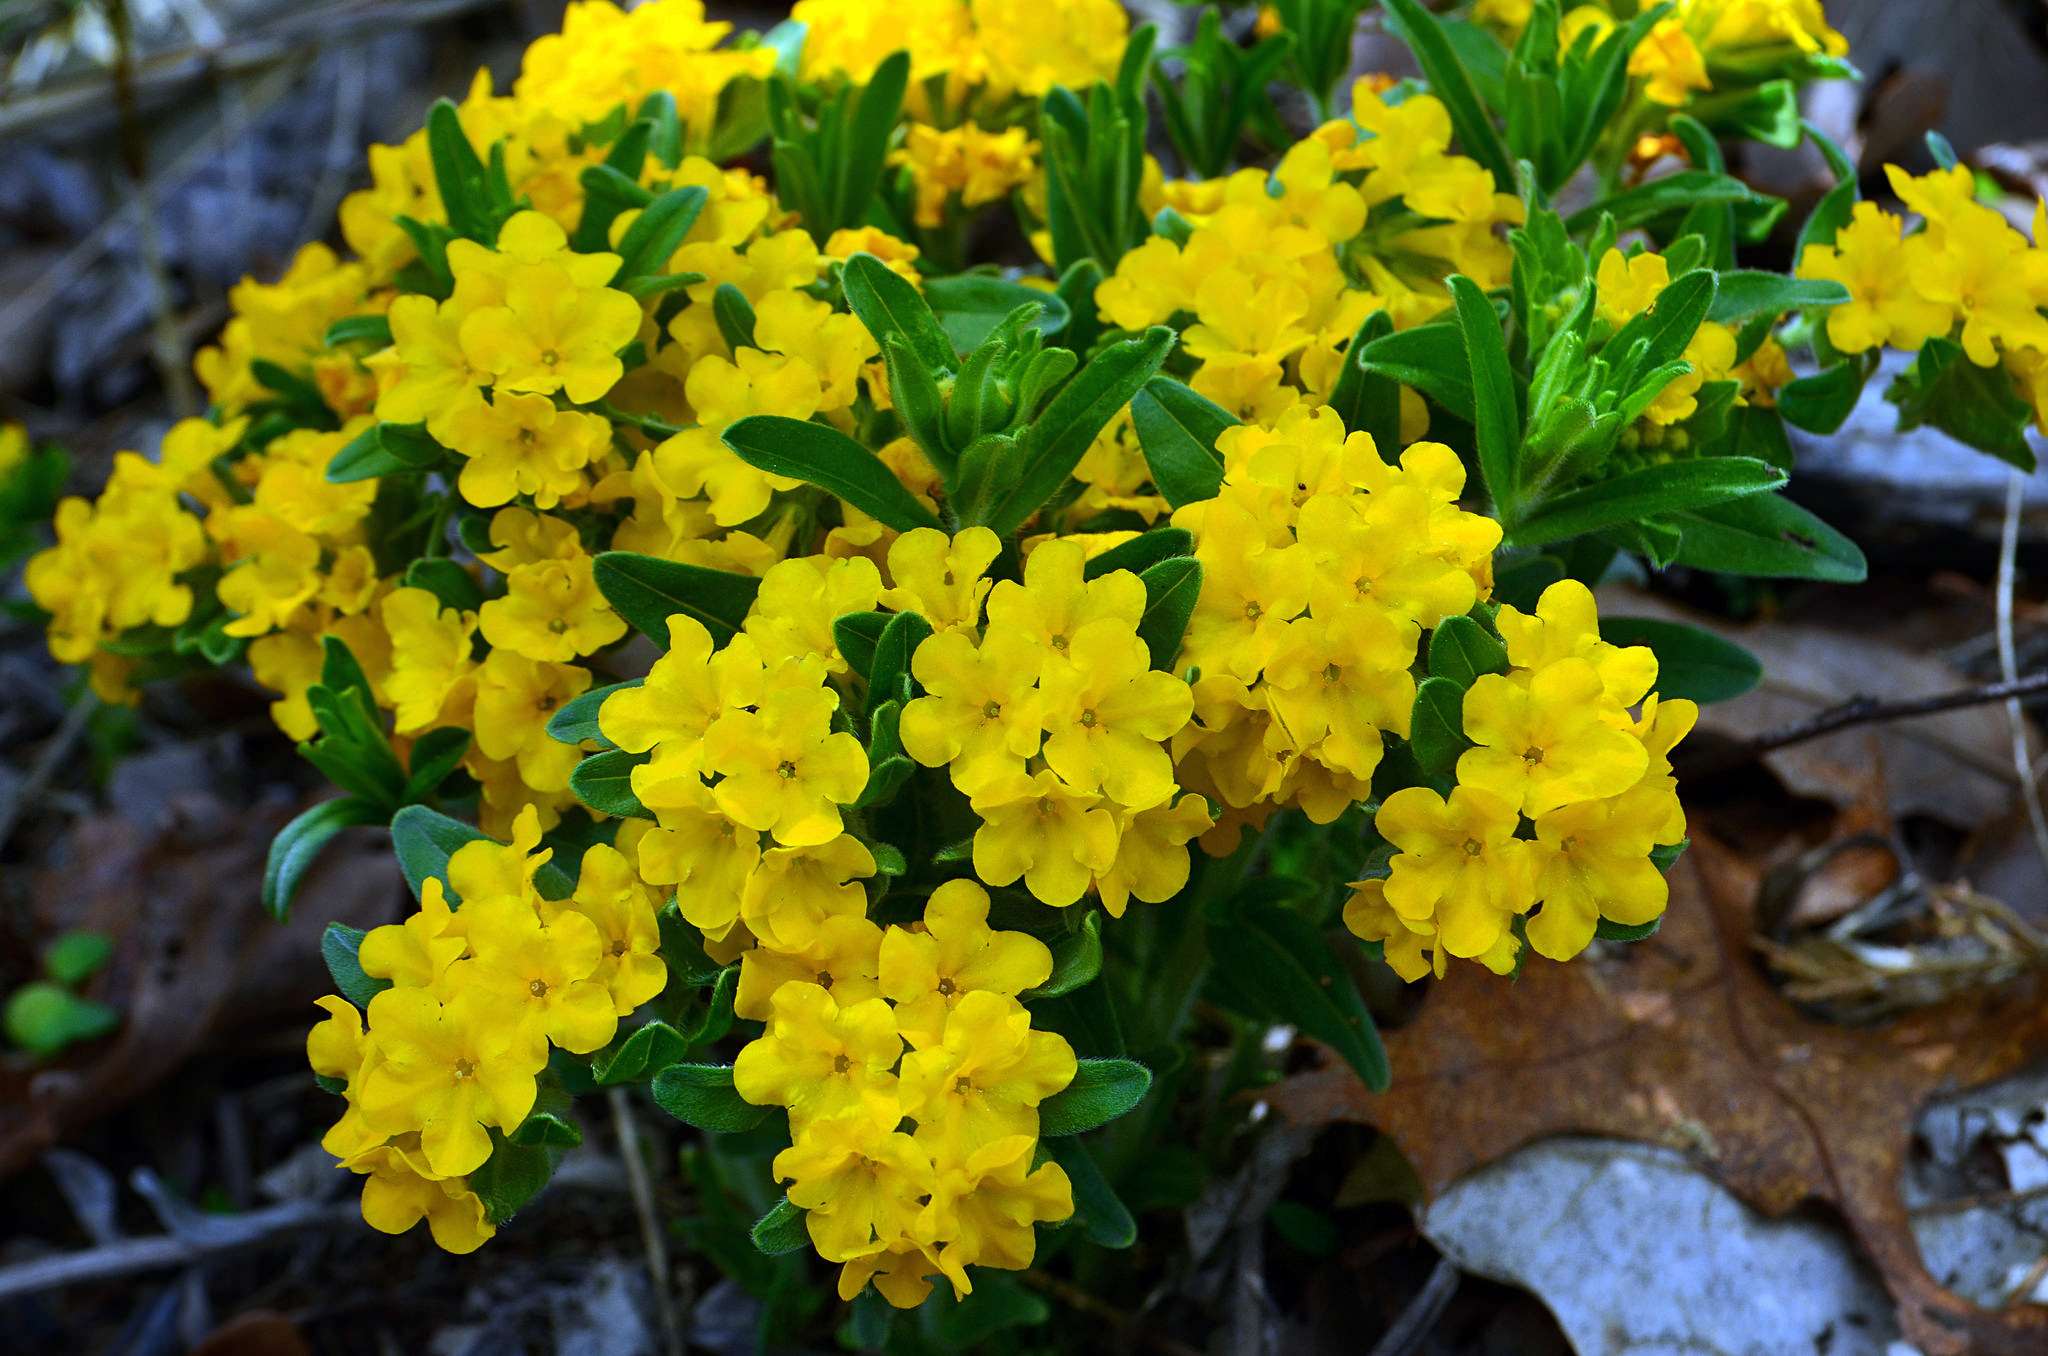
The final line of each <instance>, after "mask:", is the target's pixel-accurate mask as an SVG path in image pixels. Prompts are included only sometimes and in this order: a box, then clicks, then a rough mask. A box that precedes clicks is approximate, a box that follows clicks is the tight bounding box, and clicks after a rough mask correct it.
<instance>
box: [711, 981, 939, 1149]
mask: <svg viewBox="0 0 2048 1356" xmlns="http://www.w3.org/2000/svg"><path fill="white" fill-rule="evenodd" d="M772 1009H773V1010H772V1013H771V1015H770V1016H769V1018H768V1019H767V1020H768V1030H767V1031H766V1032H765V1033H764V1034H763V1035H762V1036H761V1038H760V1039H759V1040H756V1041H753V1042H751V1043H749V1044H748V1045H747V1047H746V1048H745V1049H743V1050H741V1051H740V1053H739V1058H738V1059H736V1060H734V1061H733V1068H732V1083H733V1087H734V1088H735V1089H737V1090H738V1092H739V1094H740V1096H741V1097H743V1098H745V1099H746V1100H747V1101H749V1102H752V1103H754V1105H756V1106H783V1107H788V1108H789V1126H790V1133H791V1136H792V1137H793V1138H802V1136H803V1132H804V1128H805V1127H807V1126H808V1125H809V1124H810V1123H811V1122H812V1121H815V1120H820V1119H825V1118H829V1117H833V1116H847V1115H856V1114H864V1115H868V1116H875V1115H878V1114H880V1113H882V1112H884V1111H885V1110H886V1109H887V1108H889V1107H891V1106H893V1105H894V1104H895V1100H896V1075H895V1074H894V1073H892V1072H890V1070H891V1069H893V1068H894V1067H895V1065H896V1060H897V1058H898V1056H900V1055H901V1054H902V1053H903V1038H902V1037H901V1036H898V1035H897V1034H896V1017H895V1014H894V1013H892V1012H891V1011H890V1009H889V1004H888V1003H887V1002H886V1001H884V1000H883V999H880V998H869V999H864V1000H863V1001H861V1002H858V1003H853V1004H850V1005H848V1006H846V1007H844V1008H842V1007H841V1006H840V1005H839V1004H838V1003H837V1002H835V1001H834V1000H833V998H832V995H831V994H829V993H827V992H826V991H825V990H824V989H822V988H820V987H819V986H818V985H816V984H785V985H783V986H782V987H781V988H779V989H777V990H776V991H775V997H774V1000H773V1004H772Z"/></svg>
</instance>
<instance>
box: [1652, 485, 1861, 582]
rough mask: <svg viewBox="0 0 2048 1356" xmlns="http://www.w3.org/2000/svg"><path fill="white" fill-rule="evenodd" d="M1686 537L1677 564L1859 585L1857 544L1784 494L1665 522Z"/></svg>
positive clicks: (1755, 497)
mask: <svg viewBox="0 0 2048 1356" xmlns="http://www.w3.org/2000/svg"><path fill="white" fill-rule="evenodd" d="M1666 521H1668V522H1669V523H1670V524H1671V525H1672V526H1674V527H1676V528H1678V529H1679V531H1680V532H1681V533H1682V534H1683V536H1682V537H1681V539H1680V541H1679V545H1678V552H1677V554H1676V555H1675V556H1674V557H1673V560H1674V562H1675V563H1677V564H1680V565H1690V566H1692V567H1693V568H1694V569H1700V570H1714V571H1717V572H1719V573H1721V574H1740V575H1756V576H1763V577H1766V578H1780V579H1819V580H1823V581H1825V582H1828V583H1833V584H1860V583H1862V582H1863V581H1864V579H1865V578H1867V577H1868V576H1869V573H1870V567H1869V566H1868V565H1867V564H1866V563H1865V561H1864V559H1863V552H1862V551H1861V550H1860V549H1859V548H1858V547H1857V545H1856V543H1855V542H1853V541H1850V540H1849V539H1848V538H1847V537H1845V536H1843V535H1842V534H1841V533H1839V532H1837V531H1835V529H1833V528H1832V527H1829V526H1828V525H1827V524H1826V523H1824V522H1822V521H1821V520H1820V519H1818V518H1816V517H1814V516H1813V514H1811V513H1809V512H1808V511H1807V510H1805V509H1803V508H1801V507H1800V506H1799V505H1797V504H1795V503H1793V502H1792V501H1791V500H1789V499H1786V498H1784V497H1783V496H1781V495H1775V494H1754V495H1750V496H1749V497H1747V498H1745V499H1734V500H1730V501H1729V502H1727V503H1725V504H1715V505H1713V506H1712V507H1710V508H1703V509H1695V510H1694V511H1693V512H1691V513H1674V514H1672V515H1670V517H1669V518H1668V519H1667V520H1666Z"/></svg>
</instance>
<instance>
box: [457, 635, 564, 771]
mask: <svg viewBox="0 0 2048 1356" xmlns="http://www.w3.org/2000/svg"><path fill="white" fill-rule="evenodd" d="M589 686H590V670H588V669H579V668H576V667H575V666H573V665H570V664H545V663H538V662H536V661H534V660H531V659H528V658H526V657H525V656H524V655H521V654H519V653H518V652H516V651H514V650H492V651H491V652H490V654H489V655H488V656H486V657H485V659H484V662H483V664H482V665H481V666H480V667H479V668H478V669H477V674H476V717H475V727H476V746H477V748H478V749H479V750H481V751H482V753H483V755H484V757H486V758H495V759H498V760H500V761H503V760H506V759H511V760H514V761H516V762H517V763H518V765H519V775H520V776H521V777H522V778H524V779H525V781H526V784H527V785H528V786H530V787H532V788H533V789H534V790H536V791H561V790H564V789H565V788H567V787H568V785H569V774H570V773H571V772H573V771H574V770H575V768H576V764H577V762H578V761H580V760H581V758H582V754H581V752H580V751H579V750H578V749H577V748H576V746H575V745H573V744H564V743H562V742H561V741H560V740H558V739H555V738H554V737H553V736H551V735H549V734H548V721H549V720H551V719H553V717H554V714H555V712H556V711H558V710H560V709H561V708H562V707H563V705H565V704H566V703H568V702H570V701H572V700H574V699H575V698H577V697H579V696H581V695H582V694H583V691H584V689H586V688H588V687H589Z"/></svg>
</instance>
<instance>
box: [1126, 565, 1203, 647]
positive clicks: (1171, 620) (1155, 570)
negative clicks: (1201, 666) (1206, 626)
mask: <svg viewBox="0 0 2048 1356" xmlns="http://www.w3.org/2000/svg"><path fill="white" fill-rule="evenodd" d="M1138 578H1139V579H1140V580H1142V581H1143V582H1144V585H1145V613H1144V615H1143V616H1142V617H1140V618H1139V619H1138V639H1140V640H1142V641H1144V642H1145V648H1146V649H1147V650H1148V651H1149V652H1150V653H1151V655H1152V667H1153V668H1155V669H1161V670H1164V671H1165V672H1168V673H1171V672H1172V671H1173V661H1174V660H1175V658H1177V657H1178V656H1179V654H1180V641H1181V637H1182V636H1184V635H1186V634H1187V629H1188V618H1190V617H1192V616H1194V615H1195V603H1196V602H1197V601H1198V600H1199V599H1200V598H1201V596H1202V564H1201V562H1200V561H1198V560H1196V559H1195V558H1194V557H1193V556H1181V557H1179V558H1177V559H1174V560H1162V561H1160V562H1159V563H1158V564H1157V565H1154V566H1152V567H1151V568H1149V569H1147V570H1146V571H1145V572H1144V573H1143V574H1141V575H1139V576H1138Z"/></svg>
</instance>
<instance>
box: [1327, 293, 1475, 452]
mask: <svg viewBox="0 0 2048 1356" xmlns="http://www.w3.org/2000/svg"><path fill="white" fill-rule="evenodd" d="M1345 357H1346V360H1347V361H1352V360H1353V359H1352V357H1351V355H1350V354H1349V353H1347V354H1346V355H1345ZM1355 361H1356V362H1357V363H1358V365H1359V367H1360V369H1361V370H1362V371H1364V372H1365V373H1366V374H1368V375H1377V376H1382V377H1386V378H1388V379H1390V380H1392V381H1397V382H1399V383H1400V384H1401V385H1403V386H1413V387H1414V388H1415V389H1416V390H1418V391H1420V392H1422V394H1424V395H1426V396H1428V397H1429V398H1430V399H1431V400H1434V401H1435V402H1436V403H1437V404H1439V405H1441V406H1443V407H1444V409H1445V410H1446V411H1447V412H1449V413H1450V414H1451V415H1453V416H1455V417H1456V418H1459V419H1462V420H1464V421H1465V422H1466V423H1468V424H1469V423H1472V422H1473V421H1474V419H1475V417H1476V414H1477V410H1476V407H1475V404H1474V396H1473V391H1472V363H1471V360H1470V359H1468V358H1467V357H1466V356H1465V336H1464V331H1463V330H1462V329H1460V328H1459V327H1458V326H1457V325H1417V326H1416V327H1415V328H1414V329H1412V330H1396V331H1395V332H1394V333H1392V334H1389V335H1387V336H1386V337H1385V338H1382V339H1374V340H1373V341H1371V342H1370V343H1368V344H1366V345H1365V347H1364V348H1362V349H1360V350H1359V351H1358V354H1357V357H1356V359H1355ZM1398 416H1399V399H1398V396H1397V397H1396V418H1397V421H1398ZM1398 434H1399V425H1398V422H1397V424H1396V440H1397V441H1398ZM1386 451H1387V449H1385V448H1382V449H1381V452H1380V455H1381V456H1383V457H1384V456H1385V455H1386Z"/></svg>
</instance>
